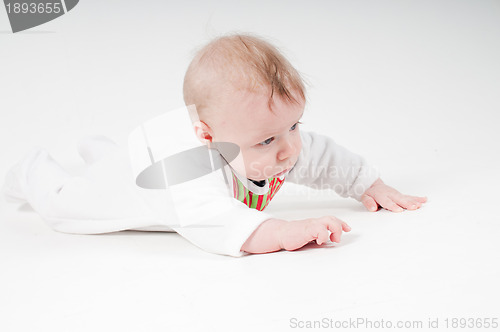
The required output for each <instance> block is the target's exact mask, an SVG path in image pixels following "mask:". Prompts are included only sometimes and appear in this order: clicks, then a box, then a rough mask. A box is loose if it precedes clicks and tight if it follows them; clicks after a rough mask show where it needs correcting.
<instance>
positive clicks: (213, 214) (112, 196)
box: [3, 131, 378, 257]
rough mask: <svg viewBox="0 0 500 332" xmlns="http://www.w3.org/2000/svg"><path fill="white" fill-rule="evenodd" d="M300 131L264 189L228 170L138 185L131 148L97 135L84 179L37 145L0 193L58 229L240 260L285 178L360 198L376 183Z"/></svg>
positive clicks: (90, 143) (355, 161) (88, 144)
mask: <svg viewBox="0 0 500 332" xmlns="http://www.w3.org/2000/svg"><path fill="white" fill-rule="evenodd" d="M300 134H301V139H302V151H301V153H300V155H299V158H298V161H297V163H296V164H295V166H294V167H293V168H292V170H291V171H290V172H289V173H288V174H285V175H284V176H282V177H281V178H279V179H271V181H269V180H266V183H265V184H264V186H262V187H260V186H257V185H256V184H254V183H253V182H250V181H248V179H245V178H242V177H241V176H239V175H238V174H236V173H234V172H232V170H231V169H230V166H228V165H226V166H225V167H223V168H222V169H220V170H219V171H214V172H211V173H209V174H207V175H205V176H201V177H198V178H196V179H193V180H190V181H186V182H184V183H181V184H178V185H174V186H171V187H169V188H168V190H161V189H160V190H158V189H144V188H140V187H138V186H137V184H136V175H137V171H136V170H133V167H131V162H130V155H129V149H128V148H127V147H120V146H117V145H116V144H114V143H113V142H112V141H111V140H109V139H106V138H105V137H95V136H94V137H88V138H86V139H84V140H82V141H81V142H80V144H79V150H80V154H82V156H83V157H84V159H85V161H86V162H87V163H88V168H87V170H86V172H85V173H84V174H82V175H80V176H70V175H69V174H68V173H67V172H66V171H65V170H64V169H63V168H62V167H61V166H60V165H59V164H58V163H57V162H56V161H54V159H52V157H51V156H50V155H49V154H48V153H47V151H45V149H43V148H39V147H37V148H35V149H33V150H32V151H31V152H30V153H29V154H28V155H27V156H26V157H25V158H24V159H23V160H22V161H21V162H20V163H18V164H17V165H16V166H15V167H13V168H12V169H11V170H10V171H9V172H8V173H7V176H6V181H5V184H4V188H3V192H4V195H5V196H6V197H7V198H8V199H10V200H12V199H14V200H17V201H27V202H28V203H29V204H30V205H31V206H32V207H33V209H34V210H35V211H36V212H37V213H39V214H40V215H41V217H42V218H43V219H44V220H45V221H46V222H47V223H48V224H49V226H51V227H52V228H53V229H54V230H56V231H60V232H65V233H77V234H98V233H107V232H115V231H121V230H131V229H136V230H151V231H172V230H173V231H175V232H177V233H179V234H180V235H181V236H183V237H185V238H186V239H187V240H189V241H190V242H191V243H193V244H195V245H196V246H198V247H200V248H201V249H203V250H206V251H208V252H211V253H216V254H224V255H230V256H235V257H238V256H242V255H244V254H245V252H243V251H241V247H242V245H243V244H244V242H245V241H246V240H247V238H248V237H249V236H250V235H251V234H252V233H253V231H254V230H255V229H256V228H257V227H258V226H259V225H260V224H261V223H262V222H263V221H265V220H267V219H270V218H272V215H270V214H268V213H266V212H263V211H259V210H258V209H257V207H259V209H261V210H264V208H265V206H266V205H267V204H268V203H269V201H270V200H271V199H272V197H273V196H274V194H275V193H276V191H277V189H279V187H280V186H281V184H282V183H283V180H284V179H285V178H286V180H287V181H290V182H293V183H297V184H302V185H307V186H310V187H313V188H316V189H333V190H335V191H336V192H337V193H338V194H339V195H341V196H343V197H352V198H355V199H357V200H359V199H360V197H361V195H362V194H363V193H364V191H365V190H366V189H367V188H369V187H370V186H371V185H372V184H373V182H374V181H375V180H376V179H377V178H378V172H377V171H376V170H375V169H374V168H372V167H369V166H368V165H367V163H366V161H365V160H364V159H363V158H362V157H360V156H359V155H357V154H354V153H352V152H349V151H348V150H347V149H345V148H343V147H341V146H339V145H337V144H336V143H335V142H334V141H333V140H332V139H331V138H329V137H326V136H322V135H319V134H316V133H311V132H304V131H301V132H300ZM89 148H95V149H96V151H97V150H99V149H101V150H102V151H103V152H102V156H98V157H96V156H95V154H94V155H93V156H92V153H91V156H90V157H89V156H86V155H85V153H86V152H85V151H86V149H89ZM97 154H98V152H97ZM95 159H97V160H95ZM228 179H229V181H228ZM239 184H243V188H242V187H241V186H238V185H239ZM245 187H246V188H245ZM273 188H274V190H273ZM265 193H268V195H267V196H260V198H259V195H262V194H265ZM250 196H254V199H253V201H252V200H250V199H249V198H250ZM262 197H264V200H263V199H262ZM235 198H239V200H238V199H235ZM266 202H267V203H266ZM249 206H253V208H251V207H249Z"/></svg>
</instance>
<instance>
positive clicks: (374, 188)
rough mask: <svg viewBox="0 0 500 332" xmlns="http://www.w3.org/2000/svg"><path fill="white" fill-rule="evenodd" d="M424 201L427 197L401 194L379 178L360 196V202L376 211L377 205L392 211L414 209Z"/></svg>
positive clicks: (370, 209)
mask: <svg viewBox="0 0 500 332" xmlns="http://www.w3.org/2000/svg"><path fill="white" fill-rule="evenodd" d="M426 201H427V197H418V196H409V195H403V194H401V193H400V192H399V191H397V190H396V189H394V188H392V187H389V186H388V185H386V184H385V183H384V182H383V181H382V180H381V179H380V178H379V179H378V180H377V181H375V182H374V183H373V184H372V185H371V187H370V188H368V189H367V190H366V191H365V193H364V194H363V195H362V196H361V202H363V204H364V206H365V207H366V208H367V209H368V210H369V211H377V209H378V207H379V206H381V207H383V208H384V209H387V210H389V211H392V212H402V211H403V210H404V209H407V210H416V209H418V208H420V207H421V206H422V204H423V203H425V202H426Z"/></svg>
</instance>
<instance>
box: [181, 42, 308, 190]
mask: <svg viewBox="0 0 500 332" xmlns="http://www.w3.org/2000/svg"><path fill="white" fill-rule="evenodd" d="M184 101H185V103H186V105H193V104H194V105H195V106H196V111H197V114H195V115H193V114H192V115H191V116H192V119H193V127H194V130H195V133H196V136H197V137H198V139H199V140H200V141H202V142H203V143H205V144H208V143H210V142H231V143H234V144H237V145H238V146H239V147H240V151H241V153H240V155H239V156H238V157H237V158H236V159H235V160H234V161H232V162H231V166H232V167H233V168H234V169H235V170H236V171H237V172H238V173H239V174H241V175H243V176H246V177H247V178H249V179H252V180H256V181H259V180H265V179H268V178H270V177H273V176H276V175H277V174H278V173H281V172H283V171H287V170H289V169H290V168H291V167H292V166H293V165H294V164H295V162H296V161H297V158H298V155H299V153H300V150H301V148H302V144H301V139H300V135H299V128H298V121H299V120H300V118H301V117H302V114H303V112H304V106H305V87H304V83H303V81H302V79H301V77H300V75H299V73H298V72H297V71H296V70H295V69H294V68H293V67H292V65H291V64H290V63H289V62H288V61H287V60H286V59H285V57H284V56H283V55H282V54H280V52H279V51H278V50H277V49H276V48H275V47H274V46H272V45H271V44H269V43H268V42H266V41H264V40H262V39H260V38H257V37H254V36H249V35H230V36H225V37H221V38H217V39H215V40H213V41H212V42H210V43H209V44H207V45H206V46H204V47H203V48H202V49H201V50H200V51H198V53H197V54H196V56H195V57H194V59H193V61H192V62H191V64H190V65H189V68H188V70H187V72H186V75H185V78H184Z"/></svg>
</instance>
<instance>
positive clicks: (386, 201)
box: [377, 196, 404, 212]
mask: <svg viewBox="0 0 500 332" xmlns="http://www.w3.org/2000/svg"><path fill="white" fill-rule="evenodd" d="M377 202H378V204H380V206H382V207H383V208H384V209H386V210H389V211H392V212H402V211H404V210H403V208H402V207H401V206H399V205H398V204H397V203H396V202H394V200H392V199H391V198H389V197H387V196H382V197H380V198H379V199H378V200H377Z"/></svg>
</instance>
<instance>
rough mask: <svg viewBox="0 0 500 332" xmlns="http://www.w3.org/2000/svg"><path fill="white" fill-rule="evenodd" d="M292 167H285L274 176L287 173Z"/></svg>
mask: <svg viewBox="0 0 500 332" xmlns="http://www.w3.org/2000/svg"><path fill="white" fill-rule="evenodd" d="M290 169H291V167H288V168H287V169H285V170H284V171H283V172H279V173H277V174H275V175H274V176H273V177H274V178H276V177H280V176H282V175H284V174H286V173H287V172H288V171H290Z"/></svg>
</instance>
